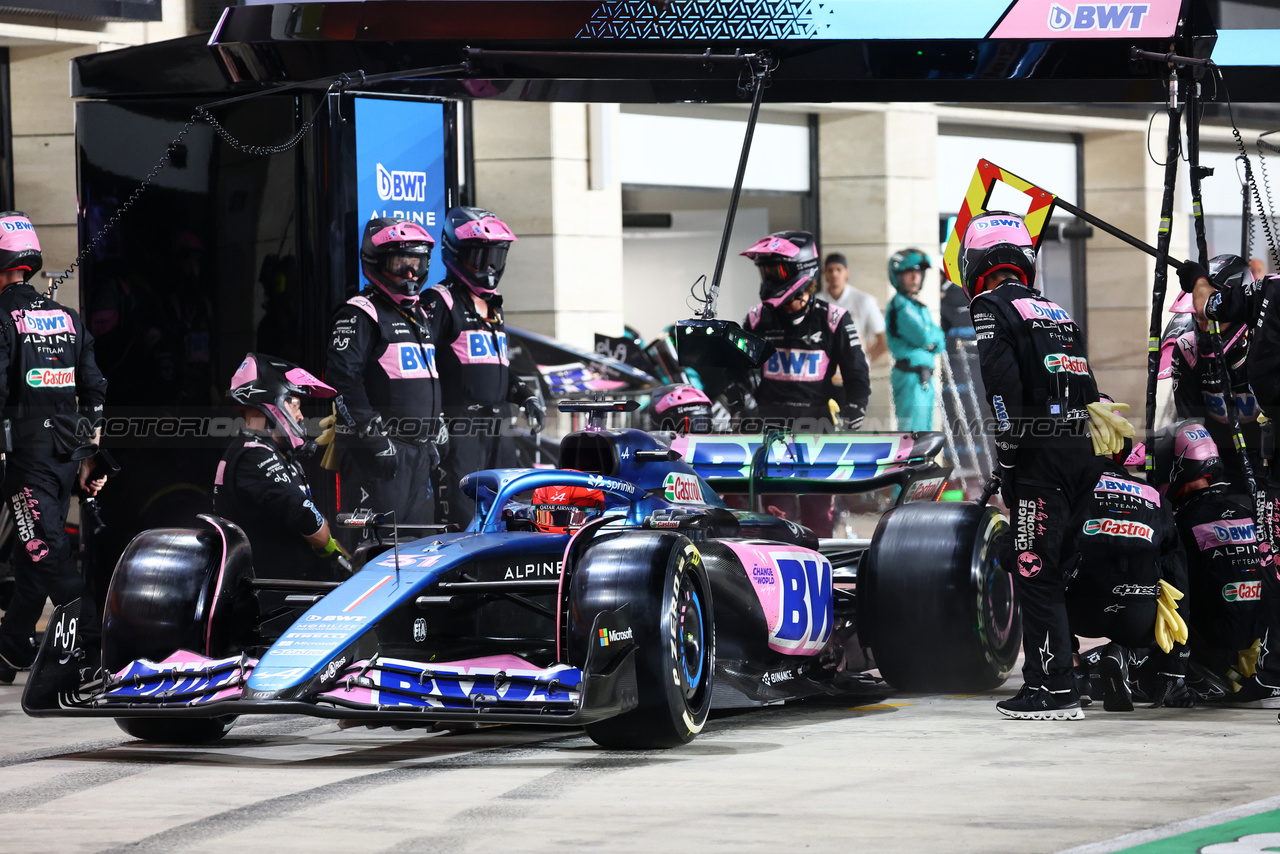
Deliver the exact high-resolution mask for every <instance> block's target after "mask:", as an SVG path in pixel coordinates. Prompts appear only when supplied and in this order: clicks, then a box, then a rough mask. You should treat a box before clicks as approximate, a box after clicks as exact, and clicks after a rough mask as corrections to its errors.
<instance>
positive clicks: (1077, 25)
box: [1049, 3, 1151, 32]
mask: <svg viewBox="0 0 1280 854" xmlns="http://www.w3.org/2000/svg"><path fill="white" fill-rule="evenodd" d="M1150 10H1151V7H1150V6H1149V5H1148V4H1146V3H1134V4H1128V3H1126V4H1124V5H1120V4H1119V3H1098V4H1085V5H1080V6H1077V7H1076V11H1075V14H1072V12H1071V10H1070V9H1067V8H1064V7H1062V6H1059V5H1058V4H1057V3H1054V4H1053V5H1052V6H1050V7H1049V29H1051V30H1058V31H1062V30H1072V31H1075V32H1080V31H1083V30H1102V31H1111V32H1117V31H1120V30H1130V31H1133V30H1139V29H1142V19H1143V17H1144V16H1145V15H1146V14H1147V12H1148V11H1150Z"/></svg>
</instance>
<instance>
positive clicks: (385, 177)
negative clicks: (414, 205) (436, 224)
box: [378, 163, 427, 202]
mask: <svg viewBox="0 0 1280 854" xmlns="http://www.w3.org/2000/svg"><path fill="white" fill-rule="evenodd" d="M378 198H380V199H382V200H383V201H384V202H425V201H426V200H427V173H426V172H391V171H388V170H387V167H385V166H383V165H382V164H381V163H379V164H378Z"/></svg>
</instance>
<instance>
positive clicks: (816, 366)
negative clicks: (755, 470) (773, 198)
mask: <svg viewBox="0 0 1280 854" xmlns="http://www.w3.org/2000/svg"><path fill="white" fill-rule="evenodd" d="M741 254H743V255H745V256H746V257H748V258H750V259H751V260H752V261H753V262H755V265H756V269H757V270H759V271H760V300H761V302H760V303H759V304H758V305H756V306H755V307H754V308H752V309H751V310H750V311H749V312H748V313H747V319H746V323H745V324H744V325H745V326H746V328H747V329H749V330H751V331H752V332H754V333H756V334H757V335H760V336H762V337H763V338H765V339H766V340H767V341H768V342H769V343H770V344H772V345H773V346H774V347H775V348H776V349H777V352H776V353H774V354H773V355H772V356H770V357H769V360H768V361H767V362H766V363H765V364H764V367H763V368H762V376H761V380H760V387H759V388H758V389H757V391H756V400H757V402H758V403H759V407H760V417H761V418H763V419H765V420H766V421H775V422H780V423H781V426H788V427H789V426H791V424H792V422H794V421H795V420H796V419H811V420H813V421H815V422H816V421H817V420H819V419H826V420H830V419H831V409H830V404H829V403H828V401H830V400H831V398H832V396H833V393H834V392H833V388H832V376H833V375H834V374H835V372H836V370H837V369H839V371H840V374H841V376H842V377H843V379H844V391H845V398H846V402H845V405H844V408H843V409H842V411H841V413H840V421H841V423H840V424H839V425H838V426H840V427H843V428H844V429H846V430H857V429H858V428H859V427H861V426H862V419H863V417H864V416H865V415H866V411H867V400H868V399H870V397H871V381H870V379H869V374H868V371H867V360H866V357H865V356H864V355H863V353H862V345H861V342H860V341H859V340H858V330H857V328H855V327H854V325H853V319H852V318H851V317H850V316H849V312H847V311H845V310H844V309H843V308H840V307H839V306H835V305H831V304H830V303H828V302H826V301H825V300H822V299H819V298H818V297H817V296H816V294H817V291H818V280H817V278H816V276H817V273H818V261H819V259H818V246H817V244H816V243H815V242H814V239H813V235H812V234H810V233H809V232H807V231H779V232H777V233H776V234H770V235H769V236H768V237H765V238H763V239H761V240H759V241H757V242H756V243H755V245H753V246H752V247H751V248H750V249H747V250H746V251H745V252H743V253H741Z"/></svg>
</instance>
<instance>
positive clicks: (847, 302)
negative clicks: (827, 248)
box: [822, 252, 889, 363]
mask: <svg viewBox="0 0 1280 854" xmlns="http://www.w3.org/2000/svg"><path fill="white" fill-rule="evenodd" d="M822 278H823V279H825V280H826V282H827V290H826V293H824V294H823V299H825V300H826V301H827V302H829V303H831V304H832V305H838V306H840V307H841V308H843V309H844V310H845V311H847V312H849V317H850V318H851V319H852V320H853V326H854V328H855V329H857V330H858V338H859V339H860V340H861V341H862V351H863V353H864V354H865V355H866V357H867V362H868V363H871V362H874V361H875V360H876V359H879V358H880V357H881V356H883V355H884V354H885V353H887V352H889V345H888V344H887V343H886V342H885V329H884V315H883V314H881V312H880V303H878V302H876V298H875V297H873V296H872V295H871V294H869V293H867V292H866V291H860V290H858V289H857V288H855V287H854V286H853V285H851V284H849V262H848V261H847V260H846V259H845V257H844V255H842V254H841V253H839V252H832V253H831V254H829V255H828V256H827V257H826V259H825V260H824V261H823V262H822Z"/></svg>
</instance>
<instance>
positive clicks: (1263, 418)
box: [1258, 412, 1271, 424]
mask: <svg viewBox="0 0 1280 854" xmlns="http://www.w3.org/2000/svg"><path fill="white" fill-rule="evenodd" d="M1270 420H1271V419H1270V418H1268V417H1267V416H1265V415H1263V414H1262V413H1261V412H1259V413H1258V423H1259V424H1266V423H1267V422H1268V421H1270Z"/></svg>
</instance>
